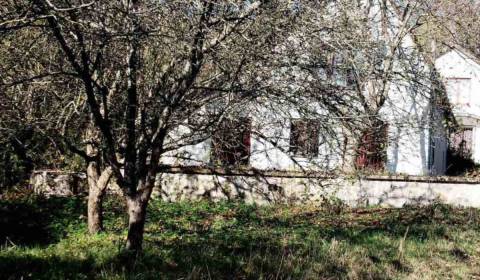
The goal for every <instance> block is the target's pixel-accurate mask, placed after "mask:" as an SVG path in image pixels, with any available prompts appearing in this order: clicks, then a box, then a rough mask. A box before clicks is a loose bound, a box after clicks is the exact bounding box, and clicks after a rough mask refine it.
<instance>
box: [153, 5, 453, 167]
mask: <svg viewBox="0 0 480 280" xmlns="http://www.w3.org/2000/svg"><path fill="white" fill-rule="evenodd" d="M389 3H390V2H389ZM389 7H390V8H391V12H392V14H389V15H388V17H387V18H386V20H388V21H389V22H388V23H387V24H388V28H385V27H384V25H385V22H384V21H382V20H379V17H381V16H382V15H381V12H380V11H379V9H378V7H377V8H375V6H373V7H370V6H369V7H368V16H367V18H369V19H370V20H371V22H370V23H369V24H370V25H369V26H368V30H370V32H371V36H370V38H371V39H373V44H374V45H375V46H376V51H378V52H379V54H378V55H377V57H380V58H381V59H380V61H379V62H378V65H379V66H378V67H381V68H383V69H382V70H380V71H377V69H373V70H372V71H371V73H370V76H369V77H370V79H367V80H363V81H358V80H355V79H359V77H360V76H362V73H353V74H352V71H351V70H352V69H354V68H355V67H348V65H349V64H348V63H345V60H347V59H345V57H344V51H343V50H342V49H335V50H333V54H331V55H329V56H326V57H327V58H326V59H324V62H322V63H319V65H318V71H314V72H316V73H314V74H312V73H311V72H312V71H310V72H305V73H304V72H302V69H303V68H302V67H297V66H289V67H290V68H286V69H279V70H278V71H277V72H276V73H272V80H275V79H278V80H282V79H281V77H279V76H281V75H279V73H289V74H291V73H296V74H295V75H294V76H295V77H294V78H291V79H284V80H287V81H288V82H289V84H288V85H286V86H285V87H287V88H289V89H290V90H291V92H292V94H291V95H290V96H289V98H285V100H282V101H278V100H276V101H271V100H263V99H261V98H257V99H255V100H250V102H249V103H245V104H242V106H243V107H242V109H240V112H237V113H239V115H238V114H237V115H236V116H234V117H231V118H226V119H225V120H224V121H223V122H222V123H220V124H219V125H218V127H217V129H214V130H213V131H212V135H211V137H209V138H208V139H206V140H205V141H200V142H199V143H196V144H194V145H190V146H187V147H185V148H183V149H182V150H181V152H180V153H178V152H177V151H176V152H175V153H172V154H171V155H170V156H168V155H167V156H165V157H164V158H163V159H162V160H163V163H165V164H170V165H187V166H192V165H193V166H227V167H238V166H242V167H243V168H252V169H255V170H263V171H268V170H275V171H294V170H302V171H305V170H307V171H316V170H322V171H325V170H327V171H342V172H345V171H347V172H350V171H352V170H359V169H360V170H365V169H368V170H369V171H371V170H373V171H375V172H377V173H379V172H380V173H389V174H407V175H441V174H443V173H444V172H445V170H446V151H447V141H446V132H445V128H444V127H443V126H444V122H443V121H442V119H441V117H442V116H443V114H442V109H441V108H437V107H438V106H437V102H435V100H436V95H437V94H438V92H437V91H436V90H435V87H434V86H432V82H431V77H432V72H433V71H434V69H433V68H434V67H433V66H432V65H428V63H426V62H425V60H424V59H423V58H422V56H421V54H420V53H419V51H418V50H417V46H416V44H415V42H414V40H413V38H412V36H411V35H410V34H408V32H406V30H408V28H405V26H404V25H405V24H408V20H406V19H401V18H400V16H398V14H400V13H399V11H398V10H396V8H394V7H393V6H389ZM366 9H367V8H366ZM332 12H333V13H334V12H335V9H332ZM336 16H337V15H335V14H334V15H332V17H331V18H332V19H333V20H334V21H337V20H336ZM404 16H405V15H404ZM327 18H328V17H327ZM308 36H310V34H306V36H304V37H307V40H302V39H301V38H302V34H300V33H297V34H294V35H293V39H292V41H291V42H289V43H290V44H299V47H298V49H301V50H307V51H306V52H305V53H303V54H301V55H298V56H297V57H300V58H301V60H305V61H308V60H309V58H311V57H312V56H313V55H312V50H313V51H314V50H315V49H314V48H315V46H317V48H322V50H323V48H324V47H325V46H326V45H331V44H329V43H331V42H327V43H326V44H323V45H320V43H322V42H320V43H318V42H317V43H318V45H315V43H312V42H313V41H308ZM298 38H300V39H298ZM329 38H330V37H329V36H324V38H323V39H324V40H329ZM299 42H300V43H299ZM306 42H309V43H310V46H309V47H310V48H308V47H305V44H307V43H306ZM312 46H313V48H312ZM308 50H309V51H310V53H308ZM368 51H371V50H363V52H364V53H362V50H358V51H355V52H354V54H353V56H350V57H349V59H350V60H355V61H354V62H351V61H350V63H356V61H357V60H358V61H362V60H363V61H364V60H366V59H367V56H368V54H367V52H368ZM285 57H286V58H288V56H285V55H283V58H284V59H285ZM325 61H326V63H325ZM369 63H370V62H369ZM285 64H289V63H285ZM370 64H371V63H370ZM345 65H347V67H345ZM371 65H372V64H371ZM373 66H374V67H377V66H375V65H373ZM385 68H387V69H385ZM357 70H358V69H356V68H355V71H357ZM377 72H381V73H382V74H381V75H378V74H377V76H375V75H376V73H377ZM385 73H388V74H385ZM315 75H316V76H315ZM318 80H322V81H323V82H322V83H323V84H322V85H323V86H324V87H323V89H325V88H328V85H330V86H331V89H332V90H330V91H329V92H328V94H330V95H329V96H331V95H332V94H338V92H341V94H343V95H345V94H351V96H353V97H352V98H351V99H350V100H349V101H348V102H349V103H348V106H350V108H354V109H355V110H356V114H355V115H352V118H359V119H361V121H363V120H365V121H364V122H370V121H371V124H369V125H370V127H368V126H367V129H365V128H360V126H359V127H358V130H359V131H356V130H355V127H354V128H353V129H352V128H351V127H350V128H347V127H345V126H344V122H343V121H344V120H342V119H341V117H339V116H337V115H335V114H332V113H331V111H330V109H329V108H326V107H325V106H324V105H325V104H323V103H321V102H319V101H318V98H315V97H313V98H312V97H311V95H310V94H306V92H307V93H310V92H311V91H312V90H311V88H312V86H311V84H312V83H311V82H312V81H318ZM277 84H278V83H277ZM325 85H326V86H325ZM382 90H383V91H384V92H382V93H381V94H380V95H378V92H380V91H382ZM327 91H328V90H327ZM332 92H333V93H332ZM309 98H310V99H309ZM287 99H288V100H287ZM292 99H293V100H295V102H293V103H292V102H291V100H292ZM362 99H363V100H362ZM283 101H284V102H283ZM362 102H363V103H362ZM225 103H226V104H228V100H227V101H225ZM365 104H367V105H365ZM368 104H370V105H368ZM368 106H371V107H370V108H365V107H368ZM213 107H215V109H218V108H222V105H221V104H217V105H215V106H213ZM227 107H228V106H227ZM223 109H224V110H225V111H228V110H227V108H226V107H225V108H223ZM206 110H208V108H207V109H206ZM237 110H238V109H237ZM339 110H342V109H339ZM352 111H353V109H352ZM372 112H373V113H372ZM344 113H345V112H344ZM347 113H348V112H347ZM372 114H373V115H374V116H370V115H372ZM177 133H179V134H182V132H181V131H178V132H177ZM355 134H360V136H356V137H354V135H355ZM176 137H177V138H178V137H179V136H178V135H177V136H176ZM180 138H181V137H180ZM178 155H180V156H178Z"/></svg>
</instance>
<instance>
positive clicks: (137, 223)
mask: <svg viewBox="0 0 480 280" xmlns="http://www.w3.org/2000/svg"><path fill="white" fill-rule="evenodd" d="M151 192H152V187H145V188H143V189H142V190H141V191H140V192H137V194H136V195H134V196H127V211H128V235H127V244H126V249H127V250H128V251H133V252H135V253H139V252H141V251H142V245H143V232H144V228H145V219H146V216H147V215H146V214H147V205H148V201H149V199H150V194H151Z"/></svg>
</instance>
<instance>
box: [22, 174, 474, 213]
mask: <svg viewBox="0 0 480 280" xmlns="http://www.w3.org/2000/svg"><path fill="white" fill-rule="evenodd" d="M188 173H189V174H188ZM243 174H244V175H239V174H235V175H225V173H221V172H220V173H218V175H212V174H209V173H208V172H206V171H205V170H204V171H200V172H178V170H177V171H176V172H173V173H164V174H162V175H159V177H158V181H157V187H156V189H155V191H154V194H153V195H154V197H155V198H156V199H163V200H165V201H181V200H199V199H210V200H213V201H219V200H224V199H229V200H243V201H245V202H247V203H256V204H275V203H295V204H301V203H303V204H319V203H322V202H324V201H325V199H326V200H340V201H343V202H344V203H346V204H348V205H351V206H365V205H381V206H391V207H402V206H403V205H405V204H417V203H421V204H428V203H431V202H433V201H441V202H443V203H447V204H451V205H455V206H464V207H480V181H478V180H473V179H467V178H457V177H438V178H430V177H408V176H406V177H401V176H391V177H389V176H377V177H373V176H370V177H368V178H363V179H362V178H359V177H353V176H351V177H347V176H343V177H341V178H340V177H332V176H323V177H318V176H315V175H314V174H312V175H310V176H305V175H301V174H300V173H293V172H292V173H284V172H283V173H282V172H277V173H275V172H269V173H266V174H263V175H262V174H256V173H255V172H252V171H246V172H243ZM31 185H32V186H33V188H34V189H35V192H36V193H42V194H45V195H48V196H52V195H56V196H71V195H76V194H78V193H82V192H85V191H86V189H85V177H84V176H81V174H78V173H62V172H53V173H49V172H45V171H42V172H36V173H35V175H34V176H32V180H31ZM110 191H113V192H117V191H118V189H117V187H116V186H114V185H112V186H111V187H110Z"/></svg>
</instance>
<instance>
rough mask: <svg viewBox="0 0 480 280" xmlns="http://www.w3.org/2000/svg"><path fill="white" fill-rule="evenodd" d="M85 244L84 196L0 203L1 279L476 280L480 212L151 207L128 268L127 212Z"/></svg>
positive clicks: (111, 218)
mask: <svg viewBox="0 0 480 280" xmlns="http://www.w3.org/2000/svg"><path fill="white" fill-rule="evenodd" d="M106 212H107V217H106V228H107V231H106V233H104V234H100V235H97V236H88V235H87V234H86V225H85V222H86V220H85V213H86V203H85V200H84V198H55V199H45V198H39V197H35V196H30V195H27V196H21V197H16V198H3V199H2V200H1V201H0V240H1V242H2V246H1V248H0V279H445V278H448V279H452V278H453V279H475V278H477V279H480V232H479V229H480V211H479V210H476V209H455V208H451V207H449V206H445V205H441V204H435V205H432V206H429V207H413V206H411V207H405V208H403V209H385V208H362V209H348V208H344V207H339V206H335V205H333V206H329V207H313V206H302V207H299V206H271V207H260V206H253V205H245V204H241V203H235V202H222V203H209V202H197V203H186V202H185V203H163V202H160V201H152V203H151V205H150V207H149V212H148V222H147V227H146V235H145V244H144V247H145V250H144V254H143V255H142V256H141V257H139V258H138V259H137V260H136V261H135V262H130V263H129V262H127V261H126V259H127V257H126V256H125V254H124V253H123V244H124V238H125V236H126V232H125V224H126V218H125V215H124V210H123V204H122V202H121V201H120V199H114V198H109V199H108V203H107V205H106Z"/></svg>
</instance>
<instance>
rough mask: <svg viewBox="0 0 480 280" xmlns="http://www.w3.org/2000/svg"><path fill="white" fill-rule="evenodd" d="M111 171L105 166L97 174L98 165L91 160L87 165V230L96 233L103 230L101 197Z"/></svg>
mask: <svg viewBox="0 0 480 280" xmlns="http://www.w3.org/2000/svg"><path fill="white" fill-rule="evenodd" d="M111 175H112V171H111V169H110V168H106V169H105V170H104V171H103V172H102V174H101V175H100V174H99V170H98V165H97V163H96V162H94V161H92V162H90V163H89V164H88V167H87V177H88V178H87V180H88V206H87V207H88V209H87V212H88V232H89V233H90V234H96V233H99V232H101V231H102V230H103V198H104V196H105V193H106V189H107V186H108V183H109V182H110V178H111Z"/></svg>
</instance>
